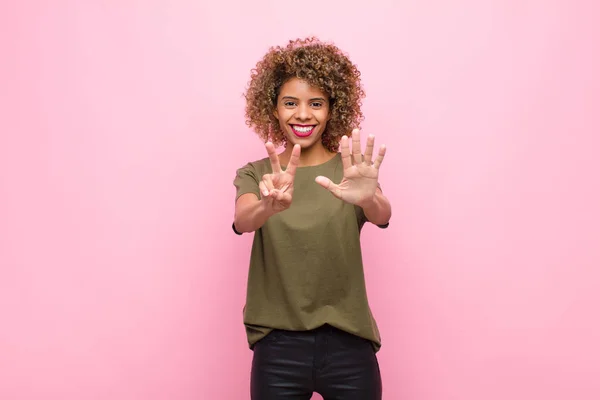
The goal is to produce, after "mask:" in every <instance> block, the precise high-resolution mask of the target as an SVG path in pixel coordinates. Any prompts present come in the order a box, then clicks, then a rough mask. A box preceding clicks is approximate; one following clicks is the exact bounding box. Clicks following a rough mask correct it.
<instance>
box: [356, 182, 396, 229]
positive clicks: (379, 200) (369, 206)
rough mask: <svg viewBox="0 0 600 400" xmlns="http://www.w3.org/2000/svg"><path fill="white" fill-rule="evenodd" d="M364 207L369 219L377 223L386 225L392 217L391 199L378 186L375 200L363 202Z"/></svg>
mask: <svg viewBox="0 0 600 400" xmlns="http://www.w3.org/2000/svg"><path fill="white" fill-rule="evenodd" d="M362 209H363V211H364V212H365V216H366V217H367V219H368V220H369V221H370V222H372V223H373V224H375V225H380V226H381V225H386V224H387V223H388V222H390V218H392V206H391V204H390V201H389V200H388V199H387V197H385V196H384V195H383V193H382V192H381V189H379V188H377V191H376V192H375V195H374V196H373V200H372V201H370V202H367V203H365V204H363V206H362Z"/></svg>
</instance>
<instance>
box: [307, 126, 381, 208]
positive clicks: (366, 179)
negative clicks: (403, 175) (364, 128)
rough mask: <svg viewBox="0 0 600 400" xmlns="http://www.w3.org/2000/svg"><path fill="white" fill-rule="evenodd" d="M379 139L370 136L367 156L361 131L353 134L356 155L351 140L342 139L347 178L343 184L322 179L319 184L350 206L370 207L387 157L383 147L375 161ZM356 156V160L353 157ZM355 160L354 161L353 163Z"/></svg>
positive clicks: (345, 137) (320, 177)
mask: <svg viewBox="0 0 600 400" xmlns="http://www.w3.org/2000/svg"><path fill="white" fill-rule="evenodd" d="M374 144H375V136H373V135H370V136H369V138H368V139H367V147H366V150H365V155H364V157H363V156H362V154H361V151H360V131H359V130H358V129H354V130H353V131H352V154H350V146H349V143H348V137H347V136H345V135H344V136H343V137H342V144H341V148H342V165H343V167H344V177H343V179H342V181H341V182H340V183H339V184H335V183H333V182H332V181H331V180H330V179H329V178H327V177H324V176H318V177H317V178H316V179H315V180H316V182H317V183H318V184H319V185H321V186H323V187H324V188H325V189H328V190H329V191H330V192H331V193H332V194H333V195H334V196H335V197H337V198H338V199H341V200H343V201H345V202H347V203H350V204H355V205H357V206H361V207H362V206H364V205H366V204H369V202H371V201H372V200H373V197H374V196H375V192H376V191H377V182H378V178H379V167H380V166H381V163H382V162H383V158H384V156H385V149H386V148H385V145H382V146H381V147H380V148H379V154H378V155H377V158H376V159H375V161H374V162H373V161H372V157H373V146H374ZM350 157H352V158H350ZM353 161H354V162H353Z"/></svg>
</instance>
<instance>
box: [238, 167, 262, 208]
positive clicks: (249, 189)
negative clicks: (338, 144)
mask: <svg viewBox="0 0 600 400" xmlns="http://www.w3.org/2000/svg"><path fill="white" fill-rule="evenodd" d="M259 181H260V180H259V177H258V174H257V172H256V168H254V166H253V165H252V164H251V163H249V164H246V165H245V166H244V167H242V168H240V169H238V170H237V172H236V174H235V179H234V180H233V185H234V186H235V189H236V193H235V200H236V201H237V199H238V198H239V197H240V196H241V195H243V194H246V193H254V194H255V195H256V197H257V198H260V190H259V188H258V183H259Z"/></svg>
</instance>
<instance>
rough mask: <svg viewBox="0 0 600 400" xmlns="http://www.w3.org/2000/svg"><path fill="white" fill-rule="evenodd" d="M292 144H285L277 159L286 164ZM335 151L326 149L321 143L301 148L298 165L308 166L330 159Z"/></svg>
mask: <svg viewBox="0 0 600 400" xmlns="http://www.w3.org/2000/svg"><path fill="white" fill-rule="evenodd" d="M293 147H294V146H293V145H288V146H286V148H285V150H284V151H283V152H282V153H281V154H279V159H280V162H281V163H282V164H287V163H288V162H289V160H290V157H291V155H292V149H293ZM335 154H336V153H332V152H330V151H329V150H327V149H326V148H325V147H324V146H323V144H322V143H320V142H319V143H315V144H314V145H313V146H311V147H307V148H303V149H302V151H301V152H300V160H299V161H298V166H299V167H309V166H311V165H319V164H323V163H324V162H327V161H329V160H331V157H333V156H334V155H335Z"/></svg>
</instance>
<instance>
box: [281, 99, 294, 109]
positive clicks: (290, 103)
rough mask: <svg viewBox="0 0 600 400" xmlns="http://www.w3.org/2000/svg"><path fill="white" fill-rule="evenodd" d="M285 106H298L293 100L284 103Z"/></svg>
mask: <svg viewBox="0 0 600 400" xmlns="http://www.w3.org/2000/svg"><path fill="white" fill-rule="evenodd" d="M283 105H284V106H285V107H294V106H295V105H296V103H295V102H293V101H291V100H288V101H286V102H284V103H283Z"/></svg>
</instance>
